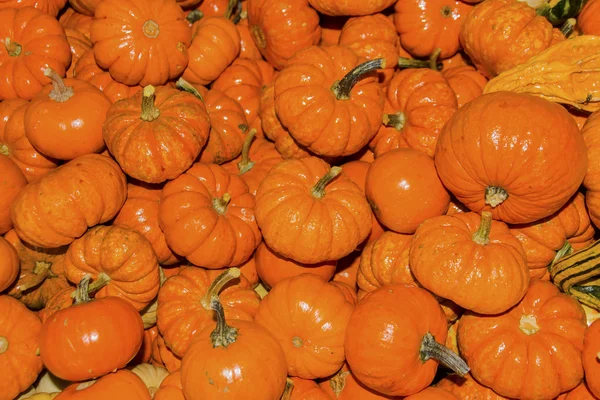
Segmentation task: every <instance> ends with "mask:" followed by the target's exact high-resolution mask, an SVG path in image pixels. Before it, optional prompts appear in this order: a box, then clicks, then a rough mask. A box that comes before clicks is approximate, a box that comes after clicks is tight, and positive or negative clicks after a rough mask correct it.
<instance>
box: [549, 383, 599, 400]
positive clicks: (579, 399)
mask: <svg viewBox="0 0 600 400" xmlns="http://www.w3.org/2000/svg"><path fill="white" fill-rule="evenodd" d="M556 400H598V397H596V396H594V395H593V394H592V392H591V391H590V388H589V385H587V384H586V382H585V381H584V382H581V383H580V384H579V385H578V386H577V387H576V388H575V389H573V390H571V391H569V392H566V393H563V394H561V395H560V396H558V397H557V398H556Z"/></svg>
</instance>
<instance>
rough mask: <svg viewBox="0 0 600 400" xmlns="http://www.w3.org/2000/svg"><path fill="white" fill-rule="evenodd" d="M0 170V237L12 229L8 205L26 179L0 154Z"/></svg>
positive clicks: (15, 165) (22, 186)
mask: <svg viewBox="0 0 600 400" xmlns="http://www.w3.org/2000/svg"><path fill="white" fill-rule="evenodd" d="M0 170H1V171H2V180H1V181H0V235H3V234H5V233H6V232H8V231H9V230H11V229H12V220H11V219H10V205H11V204H12V202H13V201H14V199H15V197H17V194H19V192H20V191H21V189H23V188H24V187H25V185H27V179H26V178H25V175H23V172H21V170H20V169H19V166H18V165H17V164H15V162H14V161H12V160H11V159H10V158H8V156H5V155H4V154H0ZM0 286H1V285H0ZM0 292H1V290H0Z"/></svg>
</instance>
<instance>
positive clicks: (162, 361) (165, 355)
mask: <svg viewBox="0 0 600 400" xmlns="http://www.w3.org/2000/svg"><path fill="white" fill-rule="evenodd" d="M150 362H151V363H152V365H158V366H162V367H165V368H166V369H167V371H169V372H171V373H173V372H176V371H179V370H180V369H181V357H177V356H176V355H175V354H174V353H173V352H172V351H171V349H169V347H167V344H166V343H165V340H164V339H163V337H162V336H161V335H160V334H159V335H158V336H156V337H155V338H154V340H153V341H152V357H151V359H150Z"/></svg>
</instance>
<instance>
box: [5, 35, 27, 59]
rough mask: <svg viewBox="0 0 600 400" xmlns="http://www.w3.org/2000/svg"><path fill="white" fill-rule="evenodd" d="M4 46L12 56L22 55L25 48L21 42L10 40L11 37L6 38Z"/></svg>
mask: <svg viewBox="0 0 600 400" xmlns="http://www.w3.org/2000/svg"><path fill="white" fill-rule="evenodd" d="M4 47H6V51H7V52H8V55H9V56H11V57H17V56H19V55H21V51H22V50H23V48H22V47H21V45H20V44H19V43H17V42H13V41H12V40H10V38H5V39H4Z"/></svg>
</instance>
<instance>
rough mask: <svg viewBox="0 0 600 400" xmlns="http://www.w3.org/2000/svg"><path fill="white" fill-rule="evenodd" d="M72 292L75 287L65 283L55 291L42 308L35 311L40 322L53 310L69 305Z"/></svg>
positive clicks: (45, 319)
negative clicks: (64, 285)
mask: <svg viewBox="0 0 600 400" xmlns="http://www.w3.org/2000/svg"><path fill="white" fill-rule="evenodd" d="M74 293H75V287H74V286H70V285H67V286H66V287H63V288H62V289H60V290H59V291H57V292H56V293H55V294H54V296H52V297H50V298H49V299H48V301H47V302H46V305H45V306H44V308H42V309H41V310H39V311H38V313H37V315H38V317H39V318H40V320H41V321H42V323H44V322H46V321H47V320H48V319H49V318H50V317H51V316H52V315H54V313H55V312H57V311H60V310H64V309H65V308H69V307H71V306H72V305H73V297H72V295H73V294H74Z"/></svg>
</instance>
